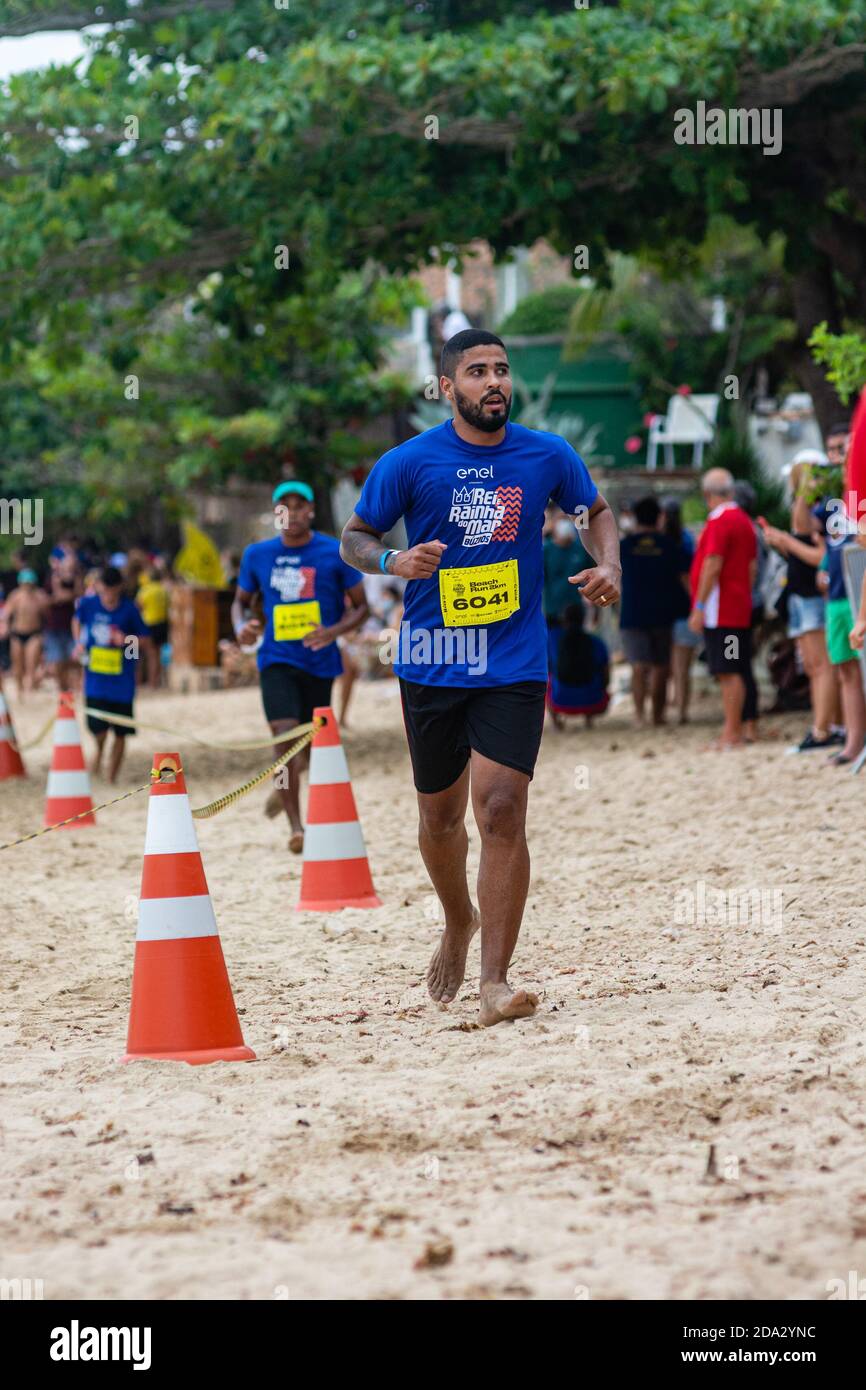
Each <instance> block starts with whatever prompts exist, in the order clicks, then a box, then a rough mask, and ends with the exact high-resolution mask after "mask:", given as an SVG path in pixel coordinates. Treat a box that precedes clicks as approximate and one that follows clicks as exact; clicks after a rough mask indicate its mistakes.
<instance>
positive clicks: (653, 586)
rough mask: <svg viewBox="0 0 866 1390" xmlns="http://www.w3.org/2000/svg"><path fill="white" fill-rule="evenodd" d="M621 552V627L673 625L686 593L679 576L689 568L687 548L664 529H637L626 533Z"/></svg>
mask: <svg viewBox="0 0 866 1390" xmlns="http://www.w3.org/2000/svg"><path fill="white" fill-rule="evenodd" d="M620 556H621V563H622V600H621V603H620V611H619V625H620V627H621V628H648V627H670V626H671V625H672V624H673V622H674V620H675V618H678V617H680V616H682V609H683V603H682V599H683V598H685V597H686V592H685V589H684V587H683V584H682V580H681V579H680V578H679V576H680V575H681V574H684V573H686V572H687V563H686V552H685V550H684V549H683V548H682V547H681V545H679V544H678V543H677V542H676V541H674V540H672V539H671V537H670V536H666V535H664V533H663V532H661V531H635V532H634V533H633V534H631V535H628V536H624V537H623V540H622V544H621V546H620Z"/></svg>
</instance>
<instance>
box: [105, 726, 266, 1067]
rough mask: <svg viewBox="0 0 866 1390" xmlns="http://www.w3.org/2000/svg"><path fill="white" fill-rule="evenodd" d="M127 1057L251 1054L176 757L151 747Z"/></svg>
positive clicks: (251, 1057)
mask: <svg viewBox="0 0 866 1390" xmlns="http://www.w3.org/2000/svg"><path fill="white" fill-rule="evenodd" d="M153 767H154V772H159V771H160V769H161V768H163V767H168V768H170V769H171V771H172V772H173V773H174V781H169V782H157V781H155V782H154V784H153V786H152V787H151V789H150V800H149V802H148V807H147V832H146V836H145V842H144V867H143V870H142V875H141V897H140V899H139V904H138V933H137V935H136V941H135V966H134V970H133V977H132V1006H131V1008H130V1011H129V1034H128V1037H127V1041H126V1056H125V1057H124V1058H123V1061H124V1062H133V1061H135V1060H136V1059H138V1058H150V1059H152V1060H153V1061H160V1062H191V1063H192V1064H193V1065H197V1064H199V1063H203V1062H254V1061H255V1059H256V1054H255V1053H254V1052H253V1051H252V1049H251V1048H249V1047H247V1046H246V1045H245V1044H244V1039H243V1035H242V1033H241V1026H240V1023H239V1022H238V1015H237V1010H236V1009H235V1001H234V998H233V996H232V987H231V985H230V983H229V977H228V971H227V970H226V964H225V960H224V959H223V952H222V946H221V945H220V939H219V933H218V931H217V924H216V918H215V917H214V910H213V906H212V904H211V900H210V894H209V892H208V887H207V880H206V878H205V875H204V865H203V864H202V862H201V854H200V853H199V848H198V840H197V838H196V833H195V825H194V824H193V819H192V811H191V810H190V805H189V797H188V795H187V790H186V782H185V781H184V776H183V772H182V770H181V762H180V757H179V755H178V754H177V753H157V754H155V755H154V759H153Z"/></svg>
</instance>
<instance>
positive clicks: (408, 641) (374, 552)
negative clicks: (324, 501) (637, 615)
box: [341, 329, 620, 1026]
mask: <svg viewBox="0 0 866 1390" xmlns="http://www.w3.org/2000/svg"><path fill="white" fill-rule="evenodd" d="M441 372H442V375H441V379H440V387H441V390H442V392H443V394H444V395H445V396H446V397H447V399H448V400H449V401H450V403H451V407H452V415H453V418H452V419H451V420H448V421H446V422H445V424H442V425H437V426H436V427H435V428H434V429H430V430H426V431H425V432H424V433H423V434H421V435H418V436H417V437H416V438H414V439H410V440H408V441H407V442H406V443H405V444H401V445H399V446H398V447H397V448H396V449H391V450H390V451H389V452H388V453H387V454H384V455H383V457H382V458H380V459H379V461H378V463H376V464H375V466H374V468H373V470H372V472H371V473H370V476H369V477H368V478H367V481H366V483H365V484H364V489H363V492H362V493H361V497H360V500H359V502H358V505H357V507H356V508H355V511H354V513H353V514H352V516H351V517H350V518H349V521H348V522H347V524H346V527H345V530H344V531H343V541H342V548H341V553H342V555H343V558H344V559H345V560H346V561H347V563H348V564H351V565H353V566H354V567H355V568H356V569H359V570H365V571H367V572H368V573H370V574H375V573H376V572H377V571H378V570H381V571H382V572H384V573H387V574H394V575H398V576H400V577H401V578H403V579H407V580H409V583H408V584H407V586H406V595H405V604H406V607H405V614H404V621H403V622H402V623H401V626H400V635H399V639H398V641H397V647H398V652H397V656H398V660H397V661H396V662H395V670H396V673H397V675H398V677H399V678H400V693H401V696H402V701H403V715H404V720H405V725H406V733H407V737H408V741H409V752H410V755H411V758H412V768H413V772H414V778H415V786H416V788H417V792H418V806H419V812H420V826H419V837H418V838H419V845H420V849H421V855H422V858H423V860H424V863H425V865H426V867H427V872H428V873H429V875H430V878H431V880H432V883H433V887H434V888H435V890H436V893H437V895H438V897H439V900H440V902H441V903H442V906H443V909H444V912H445V931H444V934H443V937H442V942H441V944H440V946H439V948H438V950H437V951H436V953H435V955H434V956H433V959H432V961H431V963H430V968H429V970H428V973H427V985H428V988H429V991H430V995H431V997H432V998H433V999H435V1000H438V1001H440V1002H441V1003H443V1004H448V1003H450V1002H451V1001H452V1000H453V999H454V998H455V996H456V994H457V991H458V990H459V988H460V986H461V984H462V983H463V975H464V972H465V968H466V955H467V952H468V949H469V943H470V941H471V939H472V937H473V936H474V934H475V932H476V931H477V930H478V928H479V926H480V928H481V991H480V992H481V1007H480V1011H479V1014H478V1021H479V1023H481V1024H483V1025H484V1026H490V1025H491V1024H494V1023H500V1022H501V1021H502V1020H503V1019H506V1018H524V1017H526V1016H527V1015H529V1014H532V1013H534V1012H535V1008H536V1005H537V1003H538V999H537V997H536V995H534V994H530V993H529V992H527V991H526V990H522V989H512V988H511V986H510V985H509V983H508V978H507V971H508V966H509V963H510V961H511V957H512V954H513V952H514V947H515V945H516V943H517V937H518V933H519V931H520V923H521V918H522V916H523V908H524V904H525V902H526V893H527V889H528V887H529V852H528V850H527V846H526V834H525V822H526V802H527V793H528V790H529V783H530V780H531V778H532V774H533V770H534V768H535V760H536V758H537V756H538V748H539V744H540V742H541V731H542V727H543V724H544V698H545V690H546V687H547V628H546V625H545V621H544V617H543V614H542V608H541V595H542V585H543V564H542V526H543V524H544V509H545V507H546V505H547V503H548V500H549V499H550V498H551V497H552V498H553V499H554V501H555V502H557V503H558V505H559V506H560V507H561V508H562V509H563V511H565V512H568V513H569V515H571V516H577V518H578V522H579V524H580V525H581V527H582V528H583V527H585V529H582V531H581V535H582V537H583V538H584V540H585V544H586V548H587V550H588V551H589V552H590V553H591V554H592V555H594V556H595V558H596V560H597V562H598V563H597V564H596V565H595V566H594V567H592V568H590V569H584V570H581V571H580V573H579V574H576V575H574V576H573V577H572V582H573V583H575V584H579V585H580V586H581V593H582V594H583V596H584V598H587V599H589V600H590V602H592V603H595V604H599V605H603V606H607V605H609V604H611V603H613V602H614V601H615V600H616V599H617V598H618V596H619V581H620V569H619V542H618V539H617V528H616V523H615V521H614V519H613V514H612V513H611V511H610V509H609V507H608V505H607V503H606V502H605V500H604V498H603V497H601V496H600V495H599V493H598V491H597V489H596V487H595V484H594V483H593V481H592V479H591V478H590V476H589V473H588V472H587V470H586V467H585V465H584V463H583V461H582V460H581V459H580V458H579V457H578V456H577V454H576V453H575V452H574V450H573V449H572V447H571V445H570V444H568V443H566V441H565V440H564V439H560V438H559V436H558V435H555V434H547V433H544V432H542V431H540V430H530V429H526V428H524V426H522V425H515V424H511V423H509V420H508V415H509V412H510V410H511V395H512V388H511V372H510V368H509V365H508V355H507V353H506V351H505V347H504V345H503V343H502V342H501V340H500V339H499V338H497V337H496V336H495V335H494V334H493V333H488V332H485V331H483V330H480V329H467V330H464V331H463V332H460V333H456V334H455V335H454V336H453V337H452V338H451V339H449V341H448V342H447V343H446V344H445V346H444V348H443V350H442V365H441ZM401 516H402V517H404V518H405V522H406V530H407V533H408V539H409V548H408V549H407V550H399V551H398V550H389V549H388V548H387V547H386V546H385V545H383V544H382V540H381V537H382V536H383V535H384V534H385V533H386V532H387V531H390V530H391V528H392V527H393V526H394V525H395V523H396V522H397V520H398V519H399V517H401ZM470 792H471V795H472V809H473V812H474V815H475V820H476V824H477V825H478V829H479V832H480V835H481V863H480V867H479V871H478V908H477V909H476V908H475V907H474V906H473V904H472V902H471V900H470V897H469V888H468V885H467V881H466V855H467V850H468V839H467V835H466V827H465V824H464V820H465V815H466V807H467V804H468V800H469V796H470Z"/></svg>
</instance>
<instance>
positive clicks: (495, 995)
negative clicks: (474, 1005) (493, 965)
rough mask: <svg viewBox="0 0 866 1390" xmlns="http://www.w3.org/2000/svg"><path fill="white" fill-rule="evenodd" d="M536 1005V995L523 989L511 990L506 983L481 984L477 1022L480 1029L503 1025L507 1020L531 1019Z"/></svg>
mask: <svg viewBox="0 0 866 1390" xmlns="http://www.w3.org/2000/svg"><path fill="white" fill-rule="evenodd" d="M537 1004H538V995H537V994H530V993H529V991H528V990H525V989H514V990H513V989H512V988H511V986H510V985H509V984H508V983H507V982H503V983H501V984H483V985H482V986H481V1007H480V1008H479V1010H478V1022H479V1023H480V1024H481V1027H482V1028H492V1027H493V1025H494V1023H504V1022H505V1020H506V1019H507V1018H531V1016H532V1015H533V1014H534V1013H535V1010H536V1006H537Z"/></svg>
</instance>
